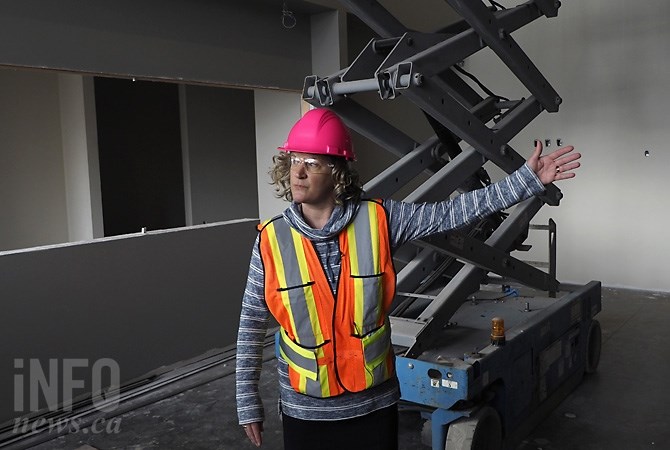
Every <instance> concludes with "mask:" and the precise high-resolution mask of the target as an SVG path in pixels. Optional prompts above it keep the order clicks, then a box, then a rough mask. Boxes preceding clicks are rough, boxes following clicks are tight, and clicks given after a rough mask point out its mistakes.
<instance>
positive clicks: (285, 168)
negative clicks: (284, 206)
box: [268, 152, 363, 205]
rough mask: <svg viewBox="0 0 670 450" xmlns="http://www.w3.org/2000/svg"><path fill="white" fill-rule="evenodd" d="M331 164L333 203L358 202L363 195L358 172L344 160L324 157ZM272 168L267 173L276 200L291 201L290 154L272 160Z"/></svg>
mask: <svg viewBox="0 0 670 450" xmlns="http://www.w3.org/2000/svg"><path fill="white" fill-rule="evenodd" d="M324 157H325V158H327V159H328V161H329V162H330V163H332V164H333V171H332V174H331V176H332V177H333V183H334V184H335V189H334V190H335V203H337V204H338V205H342V204H344V202H348V201H354V202H358V201H359V200H360V199H361V196H362V195H363V188H362V187H361V184H360V181H359V178H358V172H356V170H355V169H354V168H352V167H351V165H350V164H349V162H348V161H347V160H345V159H344V158H337V157H332V156H324ZM272 162H273V163H274V166H273V167H272V168H271V169H270V171H269V172H268V173H269V175H270V178H271V179H272V183H271V184H274V186H275V191H276V194H275V195H276V196H277V198H283V199H284V200H287V201H289V202H291V201H293V195H292V194H291V154H290V153H288V152H281V153H279V154H277V155H276V156H274V157H273V158H272Z"/></svg>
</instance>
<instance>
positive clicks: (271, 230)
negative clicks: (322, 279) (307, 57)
mask: <svg viewBox="0 0 670 450" xmlns="http://www.w3.org/2000/svg"><path fill="white" fill-rule="evenodd" d="M265 229H266V230H267V233H268V237H269V238H270V239H269V241H270V245H271V247H272V254H273V256H274V259H275V269H276V270H275V271H276V272H277V280H278V281H279V284H280V285H281V286H286V274H285V273H284V261H283V260H282V257H281V251H280V250H279V241H278V240H277V235H276V233H275V225H274V223H270V224H268V226H267V227H265ZM281 300H282V304H283V305H284V308H286V311H288V316H289V318H290V320H291V327H292V329H294V330H295V329H296V328H295V322H294V321H293V311H292V310H291V299H290V297H289V294H288V292H287V291H282V292H281Z"/></svg>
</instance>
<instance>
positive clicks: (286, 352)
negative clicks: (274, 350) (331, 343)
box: [279, 329, 325, 381]
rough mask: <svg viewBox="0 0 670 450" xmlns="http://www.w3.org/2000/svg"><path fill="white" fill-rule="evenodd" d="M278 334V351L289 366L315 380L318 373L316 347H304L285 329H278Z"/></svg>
mask: <svg viewBox="0 0 670 450" xmlns="http://www.w3.org/2000/svg"><path fill="white" fill-rule="evenodd" d="M279 335H280V339H279V352H280V354H281V356H282V358H284V360H286V362H287V363H288V365H289V367H291V368H292V369H293V370H295V371H296V372H298V373H299V374H300V375H302V376H304V377H306V378H309V379H310V380H314V381H315V380H316V379H317V375H318V367H317V364H316V349H314V348H305V347H302V346H300V345H298V344H297V343H295V342H293V341H292V340H291V338H289V337H288V335H287V334H286V330H283V329H282V330H280V332H279ZM324 344H325V343H324Z"/></svg>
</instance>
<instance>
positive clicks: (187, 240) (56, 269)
mask: <svg viewBox="0 0 670 450" xmlns="http://www.w3.org/2000/svg"><path fill="white" fill-rule="evenodd" d="M256 223H257V221H238V222H233V223H222V224H215V225H203V226H198V227H193V228H189V229H180V230H170V231H163V232H149V233H147V234H145V235H141V234H138V235H127V236H124V237H118V238H105V239H99V240H96V241H91V242H88V243H80V244H63V245H57V246H53V247H48V248H42V249H32V250H30V251H18V252H5V253H0V274H2V276H1V277H0V293H2V298H1V299H2V314H1V315H0V340H1V341H2V342H3V345H2V346H0V423H3V422H5V421H6V420H9V419H10V418H12V417H14V416H18V415H22V413H25V412H21V411H14V408H13V405H14V395H15V391H16V390H17V389H19V386H15V377H14V375H18V377H19V378H22V379H23V380H24V381H25V383H24V388H25V389H28V384H29V383H28V380H29V379H30V376H31V375H30V373H27V371H28V367H29V364H28V361H29V360H30V359H32V358H37V359H39V360H40V362H41V364H42V367H43V368H48V367H49V363H48V360H49V359H55V360H57V364H58V365H59V366H58V367H59V368H60V367H62V365H63V364H64V362H65V359H67V358H80V359H86V360H88V361H89V370H90V367H91V365H92V364H93V363H94V362H95V361H96V360H99V359H101V358H111V359H112V360H114V361H116V363H117V364H118V365H119V368H120V375H121V381H122V382H124V381H127V380H130V379H134V378H136V377H138V376H140V375H143V374H146V373H148V372H150V371H153V370H154V369H156V368H159V367H161V366H166V365H171V364H174V363H177V362H178V361H181V360H185V359H190V358H193V357H195V356H196V355H200V354H202V353H204V352H207V351H208V350H211V349H215V348H221V347H225V346H227V345H230V344H234V343H235V340H236V336H237V323H238V318H239V311H240V304H241V296H242V293H243V291H244V284H245V281H246V274H247V270H248V263H249V257H250V255H251V246H252V244H253V240H254V238H255V235H256V231H255V224H256ZM17 359H18V360H22V361H23V368H17V367H16V366H17V364H16V363H15V360H17ZM34 375H35V374H33V376H34ZM77 377H78V379H83V380H85V383H84V386H83V389H82V391H87V389H88V391H90V389H91V380H90V372H88V371H87V370H82V371H81V372H80V373H79V374H78V376H77ZM49 380H51V381H53V378H49ZM59 383H60V381H59ZM59 392H60V394H59V400H63V399H62V391H61V390H59ZM79 393H81V392H75V396H76V395H77V394H79ZM28 395H29V394H26V395H25V396H24V398H25V399H26V400H25V405H28V404H29V402H28ZM43 406H44V405H43Z"/></svg>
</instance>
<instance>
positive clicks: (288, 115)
mask: <svg viewBox="0 0 670 450" xmlns="http://www.w3.org/2000/svg"><path fill="white" fill-rule="evenodd" d="M300 102H301V100H300V94H298V93H290V92H278V91H269V90H257V91H255V93H254V104H255V109H256V161H257V166H256V171H257V172H256V179H257V182H258V211H259V214H260V218H261V219H262V220H265V219H270V218H272V217H274V216H276V215H277V214H280V213H281V212H282V211H283V210H284V209H285V208H286V207H287V206H288V203H287V202H286V201H285V200H283V199H278V198H277V197H276V196H275V190H274V186H272V185H271V184H270V176H269V175H268V171H269V169H270V168H271V167H272V157H273V156H274V155H276V154H277V152H278V151H277V147H279V146H280V145H284V142H286V137H287V136H288V132H289V130H290V129H291V127H292V126H293V124H294V123H295V122H296V121H297V120H298V119H299V118H300Z"/></svg>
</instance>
